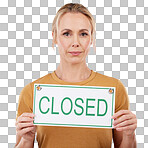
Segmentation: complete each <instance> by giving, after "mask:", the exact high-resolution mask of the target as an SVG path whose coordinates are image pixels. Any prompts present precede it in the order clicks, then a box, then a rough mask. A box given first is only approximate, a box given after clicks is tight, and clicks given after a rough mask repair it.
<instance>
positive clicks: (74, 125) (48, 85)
mask: <svg viewBox="0 0 148 148" xmlns="http://www.w3.org/2000/svg"><path fill="white" fill-rule="evenodd" d="M38 85H40V86H42V87H70V88H89V89H110V88H112V89H113V94H112V116H113V104H114V93H115V88H114V87H102V88H101V87H99V88H98V87H95V86H93V87H89V86H88V87H87V86H85V87H83V86H82V87H81V86H80V87H79V86H74V85H73V86H68V85H62V86H61V85H60V86H58V85H50V84H47V85H43V84H34V104H33V113H34V114H35V96H36V86H38ZM112 122H113V119H111V125H110V126H101V125H81V124H80V125H79V124H57V123H35V122H34V120H33V123H34V124H36V125H55V126H56V125H57V126H59V125H61V126H62V125H65V126H73V127H76V126H78V127H80V126H82V127H112Z"/></svg>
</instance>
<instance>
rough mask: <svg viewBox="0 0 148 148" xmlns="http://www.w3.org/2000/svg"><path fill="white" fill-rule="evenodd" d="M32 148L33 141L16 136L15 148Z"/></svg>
mask: <svg viewBox="0 0 148 148" xmlns="http://www.w3.org/2000/svg"><path fill="white" fill-rule="evenodd" d="M26 147H27V148H33V147H34V140H33V141H27V140H25V139H24V138H23V137H22V138H21V136H20V135H19V134H17V135H16V144H15V148H26Z"/></svg>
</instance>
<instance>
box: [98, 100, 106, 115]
mask: <svg viewBox="0 0 148 148" xmlns="http://www.w3.org/2000/svg"><path fill="white" fill-rule="evenodd" d="M100 101H103V102H105V105H106V110H105V113H104V114H99V102H100ZM107 108H108V106H107V102H106V100H104V99H98V108H97V116H104V115H105V114H106V113H107Z"/></svg>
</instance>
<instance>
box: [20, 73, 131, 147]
mask: <svg viewBox="0 0 148 148" xmlns="http://www.w3.org/2000/svg"><path fill="white" fill-rule="evenodd" d="M34 83H41V84H58V85H61V84H62V85H84V86H104V87H116V95H115V112H117V111H119V110H123V109H124V110H128V109H129V98H128V95H127V92H126V89H125V87H124V85H123V84H122V83H121V81H120V80H118V79H116V78H113V77H109V76H105V75H103V74H100V73H98V72H95V71H93V70H91V75H90V77H89V78H88V79H86V80H84V81H81V82H66V81H63V80H61V79H59V78H58V77H57V75H56V73H55V71H53V72H52V73H48V74H47V75H45V76H43V77H41V78H39V79H37V80H35V81H33V82H31V83H29V84H27V85H26V86H25V87H24V88H23V89H22V91H21V93H20V96H19V102H18V111H17V117H18V116H20V115H21V114H22V113H24V112H30V113H32V112H33V94H34ZM37 142H38V145H39V148H110V147H111V144H112V129H105V128H84V127H62V126H60V127H59V126H41V125H38V126H37Z"/></svg>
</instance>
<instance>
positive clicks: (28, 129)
mask: <svg viewBox="0 0 148 148" xmlns="http://www.w3.org/2000/svg"><path fill="white" fill-rule="evenodd" d="M34 128H35V127H34V126H33V127H27V128H23V129H22V130H19V131H17V133H18V134H19V135H20V136H23V135H24V134H26V133H28V132H31V131H33V130H34Z"/></svg>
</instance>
